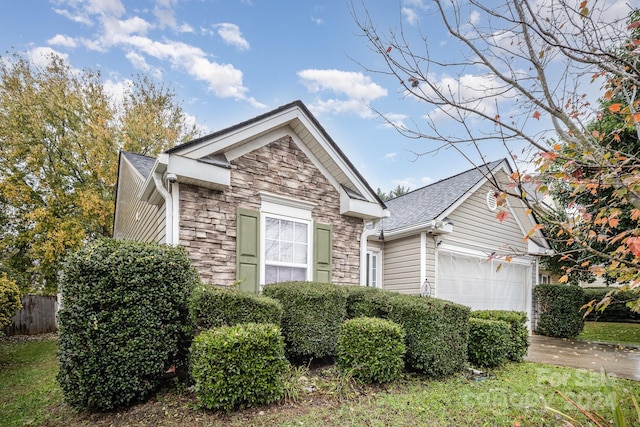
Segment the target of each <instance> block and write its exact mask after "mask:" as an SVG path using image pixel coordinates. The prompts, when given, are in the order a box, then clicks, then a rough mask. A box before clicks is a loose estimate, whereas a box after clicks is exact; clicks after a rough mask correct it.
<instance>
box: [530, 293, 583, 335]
mask: <svg viewBox="0 0 640 427" xmlns="http://www.w3.org/2000/svg"><path fill="white" fill-rule="evenodd" d="M534 296H535V299H536V301H537V305H538V316H539V317H538V325H537V332H538V333H539V334H541V335H547V336H550V337H561V338H575V337H577V336H578V335H579V334H580V332H582V329H583V328H584V320H583V318H582V312H581V310H580V308H581V307H582V305H583V301H584V291H583V290H582V288H581V287H579V286H574V285H554V284H542V285H538V286H536V287H535V288H534Z"/></svg>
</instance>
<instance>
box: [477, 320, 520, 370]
mask: <svg viewBox="0 0 640 427" xmlns="http://www.w3.org/2000/svg"><path fill="white" fill-rule="evenodd" d="M471 317H474V318H476V319H487V320H502V321H505V322H507V323H508V324H509V329H510V331H511V337H510V340H509V351H508V352H507V357H508V358H509V360H511V361H513V362H520V361H522V359H523V358H524V357H525V356H526V355H527V352H528V351H529V330H528V329H527V313H525V312H524V311H510V310H478V311H472V312H471Z"/></svg>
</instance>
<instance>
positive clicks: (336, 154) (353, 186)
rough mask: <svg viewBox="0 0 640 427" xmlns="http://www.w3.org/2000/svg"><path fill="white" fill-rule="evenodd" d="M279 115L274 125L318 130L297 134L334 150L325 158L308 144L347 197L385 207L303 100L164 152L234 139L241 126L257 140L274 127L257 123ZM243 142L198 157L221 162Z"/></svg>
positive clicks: (187, 150)
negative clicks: (323, 143) (251, 129)
mask: <svg viewBox="0 0 640 427" xmlns="http://www.w3.org/2000/svg"><path fill="white" fill-rule="evenodd" d="M294 111H298V112H299V113H301V114H295V115H293V116H291V117H289V118H286V115H287V113H289V112H294ZM280 116H281V117H282V118H283V120H282V121H280V122H279V123H277V124H274V127H283V126H290V127H291V128H292V130H293V131H294V132H296V133H305V131H306V133H313V131H317V132H318V134H319V135H300V136H301V138H302V139H304V140H305V142H307V141H311V140H312V139H315V140H318V139H320V138H318V137H321V139H323V140H324V142H326V145H327V146H328V147H327V148H329V149H330V151H332V152H333V153H330V154H333V156H331V155H329V156H328V157H323V156H322V155H321V154H320V150H319V149H318V148H317V147H310V148H311V149H312V152H313V154H315V155H316V156H317V157H318V158H319V160H320V161H321V162H322V163H323V164H325V166H326V168H327V170H328V171H330V172H331V173H332V175H334V176H335V177H336V179H337V181H338V184H339V185H341V186H342V187H344V189H345V190H346V191H347V192H348V194H349V197H352V198H355V199H360V200H367V199H369V200H370V199H371V198H373V200H375V202H377V203H378V204H379V205H380V206H382V207H383V208H384V207H385V203H384V202H383V201H382V200H381V199H380V197H379V196H378V194H377V192H375V191H374V190H373V189H372V188H371V186H370V185H369V183H368V182H367V180H366V179H365V178H364V177H363V176H362V175H361V174H360V172H359V171H358V170H357V169H356V167H355V166H354V165H353V163H351V161H350V160H349V158H348V157H347V156H346V155H345V154H344V152H343V151H342V149H340V147H339V146H338V144H336V142H335V141H334V140H333V138H331V136H330V135H329V134H328V133H327V131H326V130H325V129H324V127H322V125H321V124H320V122H319V121H318V120H317V119H316V118H315V117H314V116H313V114H311V112H310V111H309V109H308V108H307V107H306V105H304V103H303V102H302V101H300V100H296V101H293V102H290V103H288V104H285V105H282V106H280V107H278V108H276V109H274V110H271V111H269V112H267V113H264V114H261V115H259V116H256V117H254V118H252V119H249V120H245V121H243V122H240V123H238V124H235V125H233V126H230V127H228V128H225V129H221V130H219V131H216V132H213V133H210V134H208V135H205V136H202V137H200V138H197V139H194V140H192V141H189V142H185V143H183V144H180V145H177V146H175V147H173V148H170V149H168V150H167V151H165V153H166V154H184V155H187V156H189V153H191V152H197V149H198V147H201V146H203V145H207V144H210V143H211V142H214V141H222V140H224V139H226V138H230V139H233V138H232V137H233V136H234V134H236V133H237V134H239V133H240V132H241V131H242V130H243V129H247V128H252V127H255V128H256V130H257V131H258V132H257V133H254V134H252V135H251V139H256V138H258V137H260V136H261V135H262V134H268V133H270V132H272V131H273V128H269V127H267V128H266V129H262V128H261V127H260V126H259V125H260V124H261V123H264V122H268V121H270V120H273V119H274V118H276V119H277V118H278V117H280ZM302 119H307V120H308V123H307V125H311V126H307V129H304V128H303V127H301V126H300V124H301V123H298V122H301V120H302ZM302 125H303V126H304V125H305V123H302ZM309 127H313V128H314V129H308V128H309ZM308 136H312V137H313V138H308ZM245 142H246V140H244V139H243V138H238V139H237V140H235V141H233V142H232V143H229V144H224V143H221V144H219V147H218V148H217V149H214V150H213V151H211V152H210V153H209V154H208V155H207V156H203V157H200V158H199V159H198V160H200V161H205V159H206V158H214V157H215V158H218V159H219V161H222V162H224V161H225V160H226V158H225V157H224V152H225V151H227V152H228V151H230V150H232V149H234V148H237V147H238V146H240V145H242V144H243V143H245ZM318 154H320V155H318ZM332 157H333V158H332ZM338 163H342V164H338ZM340 169H342V171H340ZM350 174H351V175H353V177H355V178H356V180H357V181H359V182H358V183H354V182H353V178H351V179H350V178H349V177H348V176H344V175H350ZM359 186H361V187H364V190H365V191H363V188H358V187H359ZM362 193H369V194H362ZM367 196H368V197H367Z"/></svg>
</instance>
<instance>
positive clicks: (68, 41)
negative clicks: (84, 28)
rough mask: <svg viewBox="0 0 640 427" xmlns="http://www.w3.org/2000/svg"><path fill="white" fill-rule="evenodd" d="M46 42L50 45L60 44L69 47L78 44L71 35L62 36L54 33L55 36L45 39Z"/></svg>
mask: <svg viewBox="0 0 640 427" xmlns="http://www.w3.org/2000/svg"><path fill="white" fill-rule="evenodd" d="M47 43H48V44H50V45H52V46H62V47H69V48H74V47H76V46H77V45H78V43H77V42H76V41H75V39H74V38H73V37H69V36H64V35H62V34H56V35H55V36H53V37H51V38H50V39H49V40H47Z"/></svg>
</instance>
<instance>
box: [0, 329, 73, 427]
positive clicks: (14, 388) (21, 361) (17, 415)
mask: <svg viewBox="0 0 640 427" xmlns="http://www.w3.org/2000/svg"><path fill="white" fill-rule="evenodd" d="M57 349H58V341H57V340H52V339H48V340H41V341H19V342H14V341H1V342H0V390H2V393H0V425H3V426H23V425H40V423H41V421H42V420H43V419H44V418H46V417H47V415H48V414H47V409H46V408H47V407H49V406H51V405H55V404H57V403H59V402H60V401H61V400H62V392H61V391H60V388H59V387H58V384H57V383H56V380H55V376H56V373H57V372H58V365H57V362H56V351H57Z"/></svg>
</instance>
